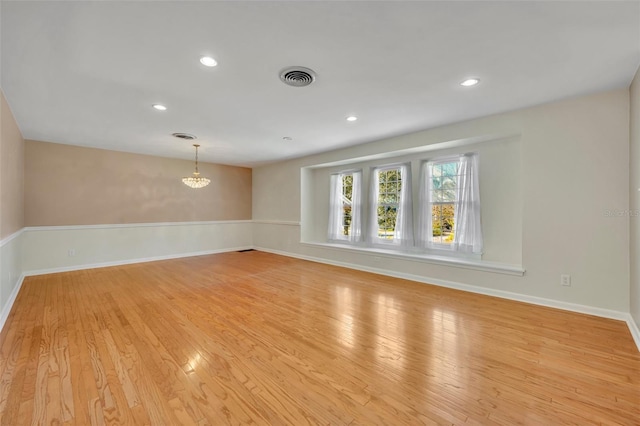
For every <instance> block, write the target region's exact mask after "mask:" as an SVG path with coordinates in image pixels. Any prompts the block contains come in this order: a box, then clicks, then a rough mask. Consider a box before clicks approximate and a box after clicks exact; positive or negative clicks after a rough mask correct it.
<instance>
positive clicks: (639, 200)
mask: <svg viewBox="0 0 640 426" xmlns="http://www.w3.org/2000/svg"><path fill="white" fill-rule="evenodd" d="M629 92H630V104H631V108H630V110H631V111H630V112H631V114H630V117H631V120H630V135H629V142H630V143H629V158H630V169H631V170H630V175H629V204H630V205H629V209H630V210H629V213H630V214H629V225H630V229H629V235H630V244H629V254H630V258H631V265H630V266H631V268H630V271H631V288H630V291H629V299H630V303H631V306H630V310H631V317H632V319H633V321H634V322H635V325H636V329H640V261H639V260H638V258H639V256H640V217H639V216H638V215H640V192H639V191H640V69H639V70H638V72H637V73H636V76H635V78H634V79H633V82H632V83H631V88H630V90H629ZM639 337H640V335H639Z"/></svg>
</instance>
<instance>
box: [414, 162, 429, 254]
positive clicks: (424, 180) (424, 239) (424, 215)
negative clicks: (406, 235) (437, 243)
mask: <svg viewBox="0 0 640 426" xmlns="http://www.w3.org/2000/svg"><path fill="white" fill-rule="evenodd" d="M432 198H433V176H432V174H431V167H430V166H429V163H426V162H425V163H423V164H422V168H421V169H420V188H419V197H418V203H419V204H418V212H419V214H418V232H416V234H417V236H416V238H417V241H416V245H417V246H418V247H431V246H433V243H432V241H433V220H432V218H431V215H432V209H431V205H432V204H431V203H432V202H433V199H432Z"/></svg>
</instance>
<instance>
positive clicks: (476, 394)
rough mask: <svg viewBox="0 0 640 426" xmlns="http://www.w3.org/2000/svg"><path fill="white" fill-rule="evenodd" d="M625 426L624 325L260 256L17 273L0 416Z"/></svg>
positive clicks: (1, 351) (2, 360)
mask: <svg viewBox="0 0 640 426" xmlns="http://www.w3.org/2000/svg"><path fill="white" fill-rule="evenodd" d="M250 423H252V424H257V425H306V424H323V425H383V424H387V425H405V424H406V425H417V424H438V425H443V424H475V425H478V424H482V425H492V424H500V425H515V424H530V425H556V424H563V425H564V424H580V425H588V424H607V425H609V424H622V425H639V424H640V353H639V352H638V350H637V349H636V347H635V346H634V343H633V340H632V338H631V335H630V333H629V331H628V329H627V326H626V324H624V323H623V322H620V321H613V320H607V319H602V318H596V317H591V316H587V315H581V314H575V313H569V312H564V311H559V310H554V309H549V308H544V307H539V306H533V305H527V304H524V303H518V302H513V301H507V300H502V299H497V298H492V297H487V296H481V295H477V294H471V293H465V292H461V291H455V290H450V289H444V288H439V287H435V286H429V285H425V284H418V283H413V282H409V281H404V280H400V279H394V278H389V277H383V276H378V275H373V274H368V273H363V272H357V271H352V270H347V269H342V268H337V267H332V266H327V265H321V264H316V263H312V262H306V261H301V260H296V259H291V258H286V257H281V256H277V255H273V254H268V253H262V252H256V251H253V252H246V253H226V254H219V255H211V256H200V257H192V258H185V259H177V260H168V261H161V262H151V263H143V264H136V265H127V266H121V267H112V268H101V269H93V270H85V271H76V272H69V273H61V274H52V275H45V276H37V277H31V278H27V279H26V281H25V282H24V284H23V287H22V289H21V291H20V293H19V295H18V298H17V300H16V303H15V305H14V307H13V310H12V313H11V315H10V317H9V319H8V321H7V324H6V326H5V328H4V330H3V331H2V334H1V335H0V424H1V425H10V426H11V425H22V424H47V425H49V424H69V425H72V424H75V425H89V424H93V425H102V424H127V425H137V424H140V425H145V424H151V425H180V424H184V425H207V424H208V425H224V424H250Z"/></svg>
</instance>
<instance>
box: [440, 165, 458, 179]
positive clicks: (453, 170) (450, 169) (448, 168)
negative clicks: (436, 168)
mask: <svg viewBox="0 0 640 426" xmlns="http://www.w3.org/2000/svg"><path fill="white" fill-rule="evenodd" d="M441 167H442V176H456V175H457V174H458V163H457V162H456V163H444V164H441Z"/></svg>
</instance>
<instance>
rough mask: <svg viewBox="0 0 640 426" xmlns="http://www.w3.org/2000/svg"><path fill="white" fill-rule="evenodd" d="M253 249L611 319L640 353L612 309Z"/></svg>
mask: <svg viewBox="0 0 640 426" xmlns="http://www.w3.org/2000/svg"><path fill="white" fill-rule="evenodd" d="M254 249H256V250H260V251H265V252H268V253H273V254H279V255H282V256H288V257H294V258H298V259H303V260H309V261H312V262H318V263H325V264H328V265H334V266H341V267H344V268H349V269H355V270H358V271H364V272H372V273H374V274H379V275H386V276H389V277H394V278H402V279H406V280H410V281H416V282H420V283H425V284H433V285H437V286H440V287H447V288H452V289H455V290H463V291H468V292H470V293H477V294H484V295H487V296H494V297H499V298H502V299H509V300H515V301H518V302H525V303H531V304H533V305H540V306H546V307H550V308H556V309H562V310H565V311H571V312H578V313H581V314H587V315H594V316H597V317H603V318H609V319H615V320H619V321H624V322H626V323H627V325H628V326H629V329H630V331H631V335H632V336H633V339H634V341H635V343H636V346H637V347H638V351H640V331H639V330H638V327H637V326H636V324H635V322H634V321H633V319H632V318H631V315H630V314H629V313H627V312H620V311H614V310H611V309H603V308H596V307H593V306H587V305H579V304H576V303H569V302H562V301H559V300H553V299H545V298H543V297H537V296H528V295H526V294H520V293H512V292H509V291H504V290H495V289H490V288H486V287H478V286H474V285H469V284H462V283H458V282H453V281H445V280H440V279H435V278H427V277H423V276H420V275H413V274H405V273H402V272H396V271H389V270H387V269H379V268H371V267H368V266H361V265H356V264H353V263H346V262H338V261H334V260H329V259H323V258H319V257H313V256H306V255H301V254H296V253H289V252H285V251H280V250H273V249H268V248H264V247H257V246H256V247H254Z"/></svg>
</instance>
